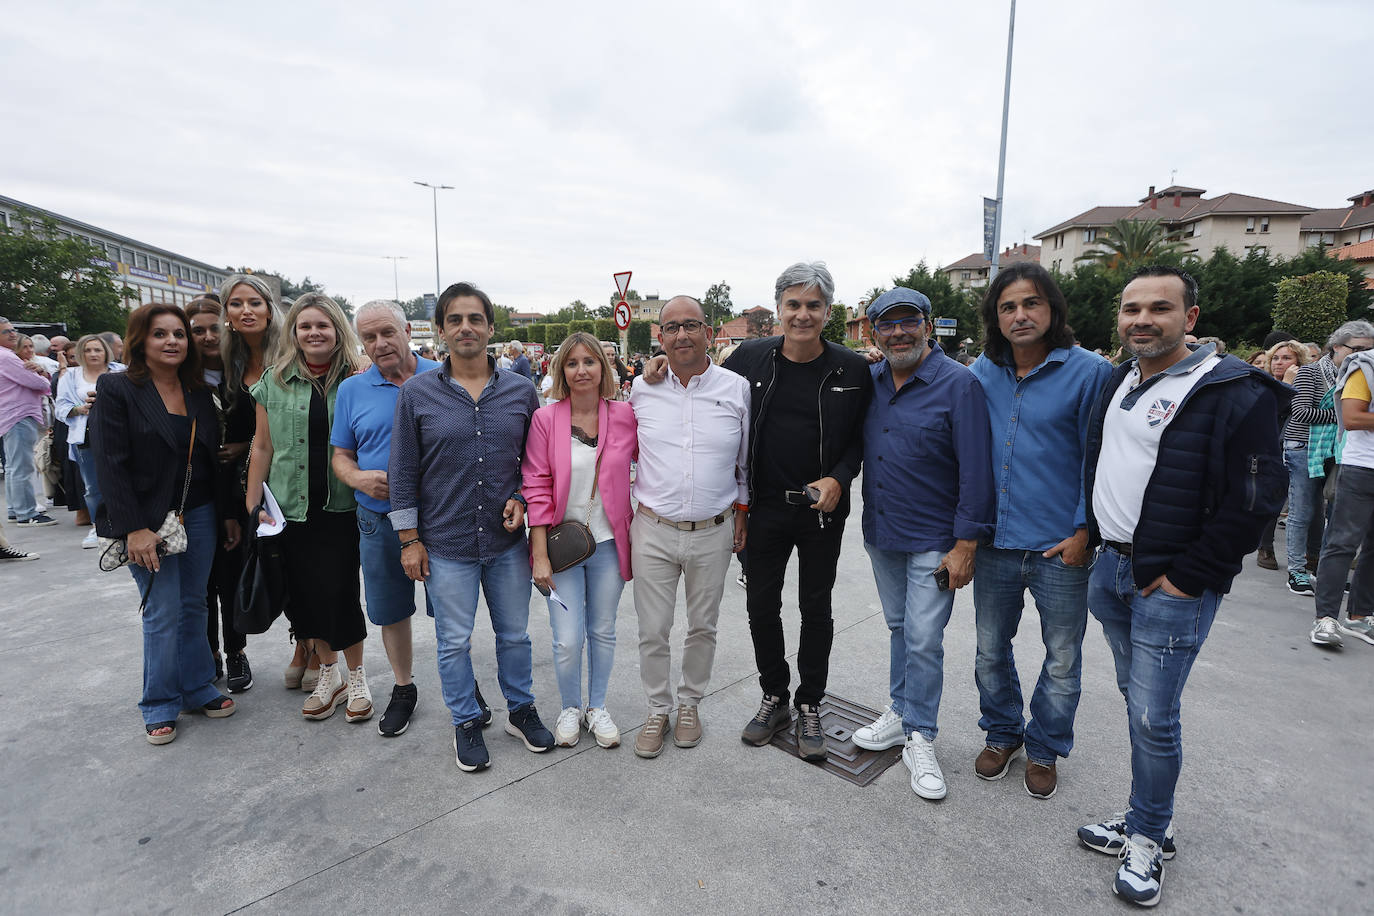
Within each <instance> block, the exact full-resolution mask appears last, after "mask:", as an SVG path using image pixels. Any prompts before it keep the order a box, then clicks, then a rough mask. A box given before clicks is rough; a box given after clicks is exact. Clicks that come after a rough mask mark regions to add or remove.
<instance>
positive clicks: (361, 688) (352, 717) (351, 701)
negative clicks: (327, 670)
mask: <svg viewBox="0 0 1374 916" xmlns="http://www.w3.org/2000/svg"><path fill="white" fill-rule="evenodd" d="M344 718H345V719H347V720H348V721H349V722H366V721H367V720H368V719H371V718H372V690H371V689H370V688H369V687H368V686H367V674H366V673H365V672H364V671H363V666H362V665H359V666H358V667H356V668H354V669H352V670H351V671H349V672H348V705H347V706H345V707H344Z"/></svg>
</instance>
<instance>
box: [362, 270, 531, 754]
mask: <svg viewBox="0 0 1374 916" xmlns="http://www.w3.org/2000/svg"><path fill="white" fill-rule="evenodd" d="M434 320H435V324H436V325H437V326H438V327H439V329H440V333H441V334H442V335H443V337H444V341H445V343H447V344H448V350H449V357H448V359H446V360H445V361H444V363H443V365H442V366H441V367H440V368H438V369H434V370H431V371H429V372H425V373H422V374H420V375H417V376H415V377H414V378H412V379H411V380H410V381H408V382H406V384H405V386H404V387H402V388H401V395H400V398H399V399H398V400H397V402H396V419H395V424H394V426H393V428H392V432H391V461H390V463H389V465H388V471H387V482H388V488H389V490H390V497H391V512H390V516H389V517H390V519H391V525H392V527H393V528H395V529H396V533H397V535H399V537H400V541H401V544H400V546H401V565H403V566H404V567H405V570H406V574H407V575H408V576H410V578H411V579H414V580H417V581H421V582H426V583H428V593H429V598H430V601H431V602H432V603H433V605H434V630H435V635H436V637H437V638H438V643H439V646H438V654H439V680H440V682H441V684H442V686H443V691H444V702H445V703H446V704H448V708H449V712H450V713H451V714H452V716H453V725H454V750H455V752H456V753H457V757H458V767H459V769H461V770H463V771H465V772H472V771H474V770H481V769H485V768H486V767H487V766H489V765H490V762H491V760H490V757H489V756H488V754H487V747H486V743H485V742H484V741H483V740H482V709H481V706H480V705H479V704H478V701H477V695H476V691H475V689H474V682H473V678H472V660H471V658H470V657H469V655H468V647H469V642H470V640H471V638H472V628H473V624H474V623H475V621H476V616H477V590H478V587H479V586H480V587H481V589H482V591H483V592H484V593H485V594H486V598H487V609H488V610H489V611H490V612H491V625H492V629H493V630H494V631H495V632H496V667H497V678H498V680H499V681H500V684H501V692H502V693H503V694H504V695H505V697H506V705H507V708H508V709H509V710H510V718H509V721H508V722H507V723H506V732H507V733H508V734H510V735H513V736H515V737H517V738H519V739H521V740H522V741H523V742H524V744H525V746H526V747H527V748H529V749H530V750H531V751H534V752H536V753H539V752H542V751H547V750H548V749H549V748H551V747H553V734H552V733H551V732H550V731H549V730H548V729H547V728H545V727H544V723H543V722H541V721H540V720H539V714H538V712H536V711H535V708H534V693H533V689H534V682H533V664H534V662H533V657H532V652H531V647H530V637H529V633H528V632H527V629H526V627H527V625H528V623H529V613H530V565H529V549H528V548H527V546H526V544H525V505H524V502H523V500H522V498H521V496H520V492H519V491H520V459H521V456H522V455H523V454H524V451H525V437H526V435H527V434H528V433H529V427H530V417H531V416H532V415H533V414H534V412H535V410H537V409H538V408H539V398H538V396H537V395H536V394H535V393H534V385H533V384H531V383H530V380H529V379H527V378H524V377H522V376H520V375H517V374H516V373H514V372H512V371H510V370H508V369H498V368H496V362H495V360H493V359H492V358H491V357H489V356H488V355H487V351H486V346H487V341H489V340H490V339H491V333H492V328H493V326H494V325H495V310H494V309H493V308H492V304H491V299H489V298H488V297H487V294H486V293H484V292H482V291H481V290H480V289H478V288H477V287H475V286H472V285H471V284H468V283H455V284H453V285H452V286H450V287H449V288H448V289H446V290H444V293H443V295H442V296H440V297H439V301H438V303H437V304H436V306H435V310H434Z"/></svg>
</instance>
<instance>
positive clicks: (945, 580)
mask: <svg viewBox="0 0 1374 916" xmlns="http://www.w3.org/2000/svg"><path fill="white" fill-rule="evenodd" d="M930 575H931V577H932V578H933V579H934V580H935V585H936V587H937V588H939V589H940V591H942V592H947V591H949V569H948V568H947V567H944V566H941V567H940V568H939V569H937V570H935V572H933V573H931V574H930Z"/></svg>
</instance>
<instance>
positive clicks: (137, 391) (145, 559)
mask: <svg viewBox="0 0 1374 916" xmlns="http://www.w3.org/2000/svg"><path fill="white" fill-rule="evenodd" d="M125 337H126V343H125V350H124V352H125V355H126V357H127V358H128V361H129V362H128V371H127V372H118V373H116V372H107V373H105V374H103V375H101V376H100V378H99V380H98V381H97V382H96V397H95V403H96V405H98V406H97V407H96V408H95V410H94V411H93V412H92V413H91V415H90V420H89V426H88V429H87V435H88V436H90V437H91V439H92V440H93V441H92V443H91V445H92V448H93V449H94V451H95V467H96V474H97V476H98V478H99V482H100V493H101V500H100V504H99V507H98V508H97V510H96V519H95V525H96V530H97V531H98V532H100V535H101V537H104V538H122V539H124V541H125V545H126V547H127V552H128V559H129V571H130V572H131V573H132V574H133V577H134V581H135V582H136V583H138V587H139V591H140V592H141V593H142V594H143V595H145V596H146V603H145V607H144V611H143V698H142V700H141V701H140V702H139V708H140V709H141V710H142V712H143V722H144V728H145V731H146V733H147V737H148V742H149V743H150V744H167V743H168V742H170V741H172V740H173V739H174V738H175V737H176V719H177V715H178V714H179V713H180V712H181V711H182V710H191V711H192V712H200V713H204V714H205V715H206V716H209V717H211V718H220V717H223V716H228V715H232V714H233V713H234V710H235V709H236V707H235V705H234V701H233V700H231V699H229V698H228V697H226V696H223V695H221V694H220V692H219V691H218V690H217V689H216V688H215V685H214V677H215V666H214V663H213V661H212V660H211V658H210V646H209V644H208V643H207V642H206V641H205V616H206V610H205V583H206V580H207V579H208V578H209V575H210V563H211V561H212V559H213V557H214V552H215V542H216V541H217V540H218V533H217V531H216V527H217V526H216V524H215V517H216V503H217V502H218V503H219V504H220V507H221V508H226V505H225V504H226V503H227V502H228V500H229V498H230V496H229V493H230V491H228V490H227V489H226V488H225V487H224V486H223V480H222V479H221V478H219V476H218V475H217V473H216V466H215V452H216V451H217V450H218V448H219V423H218V421H217V420H216V417H215V408H214V405H213V404H212V403H211V402H210V393H209V391H207V390H206V388H205V385H204V383H203V382H202V381H201V370H200V358H199V356H197V354H196V352H195V350H194V348H192V347H191V345H190V343H191V328H190V325H189V324H188V323H187V321H186V315H185V314H184V313H183V312H182V311H181V309H180V308H178V307H177V306H175V305H171V304H170V303H153V304H150V305H144V306H141V307H139V308H137V309H135V310H134V311H133V313H132V314H131V315H129V326H128V330H127V331H126V333H125ZM170 512H176V513H178V514H179V515H180V517H181V520H182V524H183V525H184V526H185V530H186V549H185V551H183V552H181V553H176V554H167V553H166V551H165V546H166V545H165V543H164V541H163V539H162V538H161V537H160V536H159V535H158V533H157V532H158V531H159V530H161V529H162V527H163V524H164V520H165V519H166V517H167V515H168V514H169V513H170ZM223 530H224V543H225V545H226V546H232V545H234V544H237V543H238V540H239V526H238V523H237V522H236V521H234V520H233V519H232V518H231V517H227V516H226V517H225V520H224V523H223Z"/></svg>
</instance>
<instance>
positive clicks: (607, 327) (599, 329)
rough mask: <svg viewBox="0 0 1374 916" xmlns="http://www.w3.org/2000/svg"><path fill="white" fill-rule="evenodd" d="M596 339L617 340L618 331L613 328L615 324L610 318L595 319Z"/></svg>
mask: <svg viewBox="0 0 1374 916" xmlns="http://www.w3.org/2000/svg"><path fill="white" fill-rule="evenodd" d="M596 339H597V340H619V339H620V329H619V328H617V327H616V326H615V322H614V321H613V320H611V319H610V318H598V319H596Z"/></svg>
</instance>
